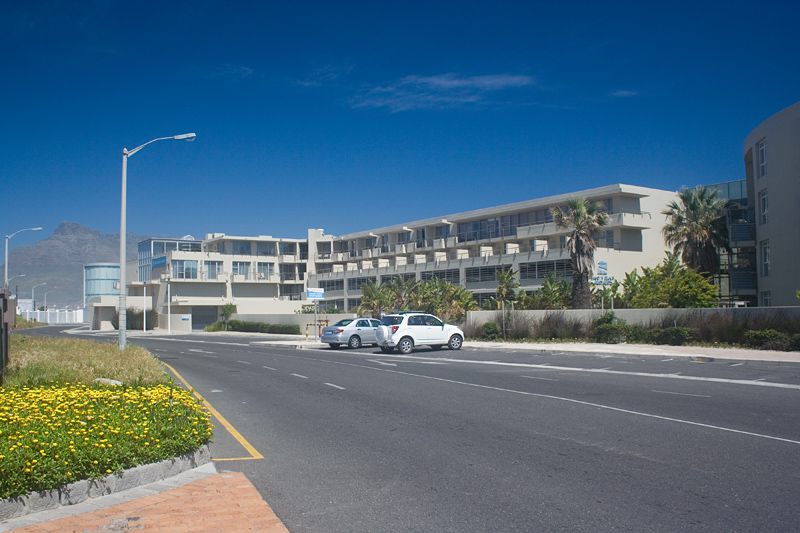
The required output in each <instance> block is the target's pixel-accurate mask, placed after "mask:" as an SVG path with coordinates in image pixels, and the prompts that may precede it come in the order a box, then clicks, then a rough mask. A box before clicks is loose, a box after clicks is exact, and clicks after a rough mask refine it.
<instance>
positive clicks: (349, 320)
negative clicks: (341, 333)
mask: <svg viewBox="0 0 800 533" xmlns="http://www.w3.org/2000/svg"><path fill="white" fill-rule="evenodd" d="M352 321H353V319H352V318H344V319H342V320H340V321H339V322H337V323H336V324H334V326H346V325H347V324H349V323H350V322H352Z"/></svg>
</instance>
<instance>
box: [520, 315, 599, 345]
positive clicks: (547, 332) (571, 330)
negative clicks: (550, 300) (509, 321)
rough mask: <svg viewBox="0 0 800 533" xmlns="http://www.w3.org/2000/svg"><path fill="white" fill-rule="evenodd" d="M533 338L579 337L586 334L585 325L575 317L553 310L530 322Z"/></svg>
mask: <svg viewBox="0 0 800 533" xmlns="http://www.w3.org/2000/svg"><path fill="white" fill-rule="evenodd" d="M532 331H533V334H532V337H533V338H535V339H580V338H583V337H587V336H588V332H587V328H586V325H585V324H584V323H583V321H581V320H579V319H577V318H567V317H566V316H565V315H564V313H562V312H559V311H554V312H552V313H548V314H547V315H545V316H544V317H543V318H541V319H539V320H536V321H534V323H533V324H532Z"/></svg>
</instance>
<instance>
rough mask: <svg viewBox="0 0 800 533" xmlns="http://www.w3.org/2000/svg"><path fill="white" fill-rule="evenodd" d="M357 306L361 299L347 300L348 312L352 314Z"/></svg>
mask: <svg viewBox="0 0 800 533" xmlns="http://www.w3.org/2000/svg"><path fill="white" fill-rule="evenodd" d="M359 305H361V298H348V299H347V308H348V309H349V310H350V312H354V311H355V310H356V308H357V307H358V306H359Z"/></svg>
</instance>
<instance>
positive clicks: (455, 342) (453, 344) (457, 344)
mask: <svg viewBox="0 0 800 533" xmlns="http://www.w3.org/2000/svg"><path fill="white" fill-rule="evenodd" d="M462 344H464V339H462V338H461V335H458V334H456V335H453V336H452V337H450V341H448V343H447V347H448V348H450V349H451V350H460V349H461V345H462Z"/></svg>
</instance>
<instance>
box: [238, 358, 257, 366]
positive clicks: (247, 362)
mask: <svg viewBox="0 0 800 533" xmlns="http://www.w3.org/2000/svg"><path fill="white" fill-rule="evenodd" d="M236 362H237V363H242V364H243V365H252V364H253V363H251V362H250V361H239V360H238V359H237V360H236Z"/></svg>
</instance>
